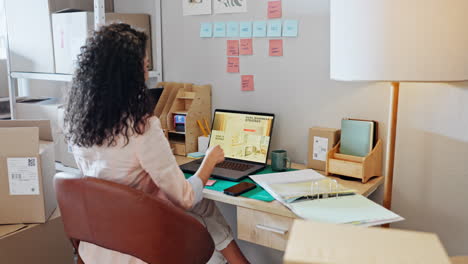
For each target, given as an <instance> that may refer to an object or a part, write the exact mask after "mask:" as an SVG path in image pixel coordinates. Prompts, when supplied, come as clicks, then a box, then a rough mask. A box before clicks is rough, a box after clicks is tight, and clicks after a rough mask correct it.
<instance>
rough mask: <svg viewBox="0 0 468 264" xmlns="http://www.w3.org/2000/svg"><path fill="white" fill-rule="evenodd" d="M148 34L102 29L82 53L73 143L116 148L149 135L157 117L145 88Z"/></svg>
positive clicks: (70, 112) (70, 109)
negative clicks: (147, 131)
mask: <svg viewBox="0 0 468 264" xmlns="http://www.w3.org/2000/svg"><path fill="white" fill-rule="evenodd" d="M147 39H148V37H147V35H146V34H145V33H143V32H140V31H138V30H135V29H133V28H132V27H131V26H130V25H127V24H123V23H118V24H111V25H107V26H103V27H101V28H100V29H99V30H98V31H96V32H94V33H93V35H92V36H91V37H90V38H88V40H87V41H86V45H85V46H83V47H81V54H80V55H79V56H78V67H77V70H76V72H75V76H74V78H73V83H72V87H71V90H70V92H69V94H68V99H67V106H66V109H65V118H64V121H65V131H66V138H67V140H68V141H69V142H70V143H72V144H74V145H77V146H79V147H92V146H95V145H96V146H102V145H107V146H115V145H116V144H117V141H116V140H117V139H118V138H119V136H123V137H124V139H125V144H128V141H129V137H130V136H132V135H134V134H135V133H136V134H140V135H141V134H143V133H144V132H145V129H146V124H147V119H148V117H149V116H150V115H151V112H152V109H151V99H150V95H149V92H148V89H147V87H146V84H145V69H144V67H145V62H144V61H145V58H146V45H147V44H146V41H147Z"/></svg>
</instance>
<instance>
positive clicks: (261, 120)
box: [210, 111, 274, 163]
mask: <svg viewBox="0 0 468 264" xmlns="http://www.w3.org/2000/svg"><path fill="white" fill-rule="evenodd" d="M273 118H274V116H273V115H268V114H265V115H263V114H250V113H236V112H222V111H216V112H215V116H214V120H213V128H212V131H211V138H210V146H215V145H219V146H220V147H222V148H223V150H224V154H225V157H226V158H232V159H239V160H244V161H252V162H258V163H266V161H267V156H268V150H269V145H270V138H271V130H272V128H273Z"/></svg>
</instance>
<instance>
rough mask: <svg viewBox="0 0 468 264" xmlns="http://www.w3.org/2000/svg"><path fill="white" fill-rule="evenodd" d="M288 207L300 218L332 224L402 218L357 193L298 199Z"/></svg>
mask: <svg viewBox="0 0 468 264" xmlns="http://www.w3.org/2000/svg"><path fill="white" fill-rule="evenodd" d="M288 207H289V208H290V209H291V210H292V211H293V212H294V213H295V214H296V215H297V216H299V217H301V218H304V219H308V220H314V221H318V222H326V223H334V224H355V225H363V226H373V225H380V224H386V223H392V222H396V221H401V220H403V218H402V217H401V216H399V215H397V214H395V213H394V212H392V211H390V210H387V209H385V208H384V207H382V206H380V205H379V204H376V203H374V202H373V201H371V200H369V199H367V198H366V197H364V196H362V195H359V194H356V195H351V196H344V197H334V198H327V199H318V200H309V201H300V202H296V203H292V204H289V206H288Z"/></svg>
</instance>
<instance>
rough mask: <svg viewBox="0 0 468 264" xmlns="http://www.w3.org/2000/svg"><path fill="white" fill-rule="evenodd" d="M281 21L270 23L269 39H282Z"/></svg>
mask: <svg viewBox="0 0 468 264" xmlns="http://www.w3.org/2000/svg"><path fill="white" fill-rule="evenodd" d="M281 28H282V27H281V20H272V21H270V22H268V37H281Z"/></svg>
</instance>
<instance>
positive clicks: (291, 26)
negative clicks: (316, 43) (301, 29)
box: [283, 20, 299, 37]
mask: <svg viewBox="0 0 468 264" xmlns="http://www.w3.org/2000/svg"><path fill="white" fill-rule="evenodd" d="M298 24H299V22H298V21H297V20H285V21H284V23H283V37H297V33H298V29H297V28H298Z"/></svg>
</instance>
